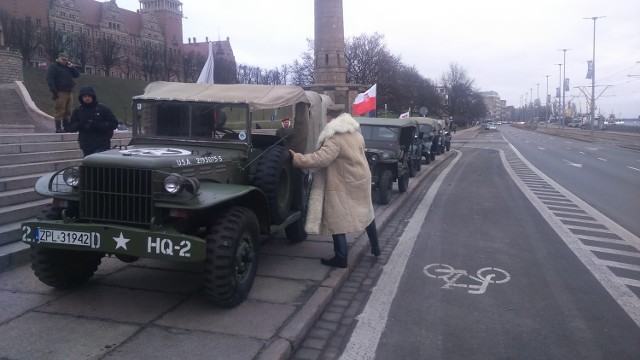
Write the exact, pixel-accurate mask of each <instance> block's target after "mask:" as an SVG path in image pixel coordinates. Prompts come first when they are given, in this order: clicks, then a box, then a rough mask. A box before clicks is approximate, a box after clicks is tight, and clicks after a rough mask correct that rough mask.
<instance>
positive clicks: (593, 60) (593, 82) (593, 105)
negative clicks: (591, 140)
mask: <svg viewBox="0 0 640 360" xmlns="http://www.w3.org/2000/svg"><path fill="white" fill-rule="evenodd" d="M603 17H605V16H594V17H591V18H583V19H586V20H593V55H592V58H591V136H593V126H594V121H595V114H596V112H595V110H596V98H595V95H596V90H595V89H596V20H598V19H600V18H603Z"/></svg>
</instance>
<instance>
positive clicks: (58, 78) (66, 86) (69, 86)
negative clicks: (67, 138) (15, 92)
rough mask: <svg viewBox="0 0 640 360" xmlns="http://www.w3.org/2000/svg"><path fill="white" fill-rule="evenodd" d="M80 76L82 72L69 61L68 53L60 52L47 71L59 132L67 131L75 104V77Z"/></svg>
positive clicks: (54, 115)
mask: <svg viewBox="0 0 640 360" xmlns="http://www.w3.org/2000/svg"><path fill="white" fill-rule="evenodd" d="M79 76H80V72H78V69H76V67H75V65H73V64H72V63H70V62H69V56H68V55H67V54H66V53H60V54H58V58H57V59H56V60H55V61H54V62H53V63H52V64H51V66H50V67H49V71H48V72H47V84H48V85H49V90H51V94H52V97H51V99H52V100H53V101H54V104H53V119H54V120H55V122H56V132H57V133H62V132H67V127H68V126H69V118H70V117H71V107H72V106H73V94H72V91H73V87H74V86H75V85H76V83H75V82H74V81H73V79H74V78H77V77H79Z"/></svg>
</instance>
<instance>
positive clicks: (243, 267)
mask: <svg viewBox="0 0 640 360" xmlns="http://www.w3.org/2000/svg"><path fill="white" fill-rule="evenodd" d="M132 100H133V102H132V107H133V115H134V117H133V119H134V120H133V126H132V139H131V142H130V144H129V145H128V146H122V147H118V148H114V149H110V150H108V151H105V152H102V153H97V154H92V155H89V156H87V157H85V158H84V159H83V161H82V164H81V165H79V166H72V167H69V168H66V169H62V170H59V171H56V172H54V173H50V174H48V175H45V176H43V177H42V178H41V179H40V180H39V181H38V182H37V184H36V185H35V190H36V191H37V192H38V193H39V194H41V195H43V196H45V197H50V198H52V199H53V201H52V203H51V204H50V205H48V206H46V207H45V208H44V209H43V210H42V214H41V215H40V217H39V218H38V220H37V221H29V222H25V223H23V224H22V228H21V229H22V241H24V242H25V243H27V244H29V245H30V246H31V263H32V268H33V270H34V272H35V275H36V276H37V277H38V278H39V279H40V280H41V281H42V282H43V283H45V284H47V285H49V286H52V287H55V288H70V287H75V286H78V285H80V284H82V283H84V282H86V281H87V280H88V279H90V278H91V277H92V276H93V274H94V272H95V271H96V270H97V268H98V266H99V265H100V263H101V259H102V258H103V257H104V256H115V257H116V258H118V259H120V260H122V261H125V262H132V261H136V260H137V259H139V258H154V259H161V260H168V261H178V262H200V263H203V264H204V291H205V293H206V295H207V297H208V298H209V299H210V300H212V301H213V303H214V304H216V305H218V306H221V307H233V306H237V305H238V304H240V303H241V302H242V301H243V300H245V299H246V297H247V296H248V294H249V291H250V289H251V287H252V284H253V281H254V278H255V276H256V270H257V267H258V263H259V247H260V240H261V235H271V234H274V233H276V232H280V231H282V230H284V232H285V233H286V237H287V239H288V240H289V241H290V242H300V241H303V240H305V238H306V236H307V234H306V233H305V231H304V224H305V221H306V204H307V200H308V194H309V191H310V186H311V181H312V174H305V173H303V172H301V171H300V170H297V169H294V168H292V167H291V158H290V156H289V152H288V149H289V148H291V149H293V150H295V151H297V152H302V153H308V152H312V151H313V150H314V148H315V142H316V139H317V138H318V134H319V133H320V131H321V129H322V128H323V126H324V122H325V119H324V113H325V110H326V107H327V105H328V104H332V103H333V102H332V101H331V99H330V98H329V97H327V96H325V95H319V94H317V93H315V92H311V91H304V90H303V89H302V88H300V87H296V86H267V85H213V84H185V83H173V82H171V83H170V82H154V83H151V84H149V85H148V86H147V88H146V89H145V91H144V94H142V95H139V96H135V97H133V99H132ZM276 116H277V117H278V118H280V117H288V118H289V119H293V128H294V131H293V132H292V134H290V136H288V137H287V138H280V137H278V136H276V128H277V127H279V126H280V124H279V121H274V118H275V117H276ZM256 127H257V128H259V129H255V128H256ZM263 238H264V237H263Z"/></svg>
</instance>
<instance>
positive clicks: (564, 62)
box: [560, 49, 570, 130]
mask: <svg viewBox="0 0 640 360" xmlns="http://www.w3.org/2000/svg"><path fill="white" fill-rule="evenodd" d="M560 50H562V52H563V58H562V67H563V68H564V76H563V77H562V79H563V83H562V84H561V86H562V130H564V107H565V103H564V92H565V91H564V82H566V81H567V50H570V49H560Z"/></svg>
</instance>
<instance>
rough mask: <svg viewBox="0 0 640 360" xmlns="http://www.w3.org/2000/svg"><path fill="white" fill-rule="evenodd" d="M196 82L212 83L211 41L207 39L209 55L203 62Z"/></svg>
mask: <svg viewBox="0 0 640 360" xmlns="http://www.w3.org/2000/svg"><path fill="white" fill-rule="evenodd" d="M197 83H198V84H202V83H204V84H213V83H214V82H213V42H211V41H209V57H208V58H207V62H206V63H204V67H203V68H202V72H200V77H198V81H197Z"/></svg>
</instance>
